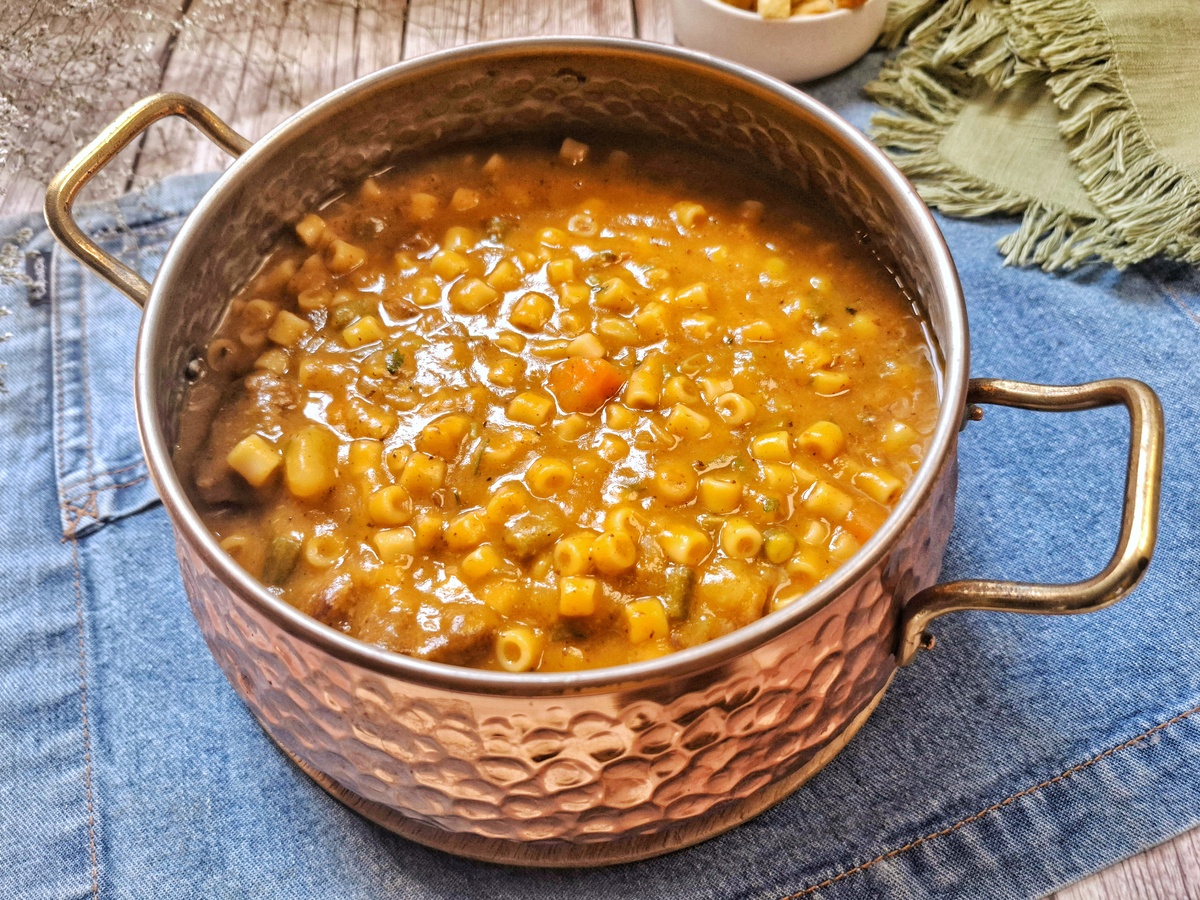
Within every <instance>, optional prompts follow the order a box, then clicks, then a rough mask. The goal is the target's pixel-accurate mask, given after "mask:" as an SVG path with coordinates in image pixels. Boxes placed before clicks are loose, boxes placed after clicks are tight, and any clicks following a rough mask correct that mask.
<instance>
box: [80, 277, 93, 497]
mask: <svg viewBox="0 0 1200 900" xmlns="http://www.w3.org/2000/svg"><path fill="white" fill-rule="evenodd" d="M87 293H88V292H87V276H86V275H84V276H83V277H82V278H80V280H79V364H80V370H81V373H82V375H83V385H82V388H83V421H84V426H85V429H86V434H87V470H88V480H89V481H91V482H92V483H93V484H95V476H94V475H93V473H94V472H95V471H96V463H95V458H94V455H93V452H94V451H93V445H94V439H93V438H94V436H93V433H92V390H91V383H92V376H91V372H90V369H89V367H88V340H87V336H88V328H87Z"/></svg>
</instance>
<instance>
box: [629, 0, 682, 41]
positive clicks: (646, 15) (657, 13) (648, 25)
mask: <svg viewBox="0 0 1200 900" xmlns="http://www.w3.org/2000/svg"><path fill="white" fill-rule="evenodd" d="M633 10H634V15H635V17H636V19H637V36H638V37H640V38H641V39H642V40H644V41H658V42H659V43H661V44H673V43H675V29H674V28H672V27H671V0H633Z"/></svg>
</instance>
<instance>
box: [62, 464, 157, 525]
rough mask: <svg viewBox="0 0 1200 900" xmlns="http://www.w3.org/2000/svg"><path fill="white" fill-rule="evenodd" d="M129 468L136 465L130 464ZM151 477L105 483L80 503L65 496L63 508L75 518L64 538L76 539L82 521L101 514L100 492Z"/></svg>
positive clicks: (92, 490)
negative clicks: (97, 502) (99, 504)
mask: <svg viewBox="0 0 1200 900" xmlns="http://www.w3.org/2000/svg"><path fill="white" fill-rule="evenodd" d="M129 468H135V467H134V466H130V467H129ZM149 477H150V476H149V475H140V476H138V477H137V478H133V479H130V480H129V481H121V482H117V483H116V484H109V485H105V486H104V487H102V488H92V489H91V490H89V491H88V492H87V493H86V494H84V496H83V498H82V499H81V500H80V501H79V502H78V503H72V502H70V501H69V500H67V499H66V498H65V497H64V498H63V501H62V508H63V509H64V510H65V511H67V512H69V513H71V514H72V515H74V516H75V519H74V521H73V522H72V523H71V527H70V528H69V529H68V531H67V533H66V534H65V535H64V538H65V539H66V540H71V541H73V540H75V532H76V530H77V529H78V528H79V523H80V521H81V520H82V519H84V518H87V517H92V518H95V517H96V516H98V515H99V513H100V510H99V507H98V506H97V504H96V497H97V496H98V495H99V494H102V493H104V492H105V491H115V490H119V489H120V488H127V487H133V486H134V485H135V484H141V483H142V482H143V481H146V480H147V479H148V478H149Z"/></svg>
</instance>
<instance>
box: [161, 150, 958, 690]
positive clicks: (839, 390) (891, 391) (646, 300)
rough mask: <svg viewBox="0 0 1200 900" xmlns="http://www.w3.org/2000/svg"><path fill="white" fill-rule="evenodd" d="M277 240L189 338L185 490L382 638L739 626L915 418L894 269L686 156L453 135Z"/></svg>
mask: <svg viewBox="0 0 1200 900" xmlns="http://www.w3.org/2000/svg"><path fill="white" fill-rule="evenodd" d="M295 235H296V236H295V237H289V238H288V239H286V240H284V241H282V242H281V244H280V245H279V246H278V247H277V249H276V250H275V251H274V252H273V254H272V255H271V257H270V258H269V260H268V262H267V263H266V264H265V265H264V267H263V269H262V272H261V274H259V275H258V276H257V277H256V278H254V279H253V280H252V281H251V283H250V284H249V285H248V286H247V287H246V288H245V290H243V291H241V292H240V293H239V294H238V296H237V297H235V298H234V299H233V301H232V304H231V307H230V310H229V312H228V315H227V316H226V319H225V321H224V323H223V325H222V326H221V328H220V330H219V331H218V333H217V335H216V336H215V337H214V339H213V341H212V343H211V344H210V346H209V348H208V366H209V371H208V372H207V373H206V374H205V375H204V377H203V378H202V380H201V382H200V383H199V384H198V385H196V386H195V387H194V388H193V401H194V403H195V404H196V405H197V407H203V406H205V405H206V403H208V402H209V401H213V400H216V399H217V398H218V397H219V402H218V403H217V408H216V412H215V417H214V418H213V419H212V425H211V428H210V430H209V431H208V432H207V434H206V435H205V436H204V437H203V440H202V441H200V442H198V445H197V446H194V447H192V448H190V450H191V458H188V459H187V465H186V468H187V469H188V471H189V472H190V479H189V481H190V488H191V490H192V493H193V499H194V500H195V502H196V505H197V507H198V508H199V510H200V512H201V515H202V516H203V518H204V521H205V522H206V523H207V525H208V526H209V527H210V528H211V529H212V531H213V532H214V533H215V534H216V535H217V537H218V538H219V539H220V542H221V545H222V546H223V547H224V548H225V549H226V550H227V551H228V552H229V553H230V554H231V555H232V556H233V557H234V558H235V559H236V560H237V561H238V563H240V564H241V565H242V566H243V567H244V568H245V569H246V570H247V571H249V572H250V573H251V574H253V575H254V576H256V577H258V578H260V579H261V580H262V581H263V582H264V583H265V584H266V585H268V586H269V587H270V588H271V589H272V590H274V591H276V592H278V593H280V594H281V595H282V596H283V597H284V598H286V599H287V600H288V601H289V602H290V603H292V604H293V605H295V606H296V607H298V608H299V609H301V610H303V611H304V612H306V613H307V614H309V615H311V616H313V617H315V618H317V619H319V620H321V621H322V622H325V623H327V624H329V625H331V626H333V627H335V628H338V629H341V630H343V631H345V632H347V633H349V634H352V635H354V636H356V637H358V638H360V639H361V640H364V641H367V642H370V643H374V644H379V645H381V646H384V647H387V648H389V649H392V650H396V651H400V652H402V653H408V654H412V655H414V656H418V657H423V658H428V659H434V660H440V661H446V662H451V663H456V664H460V665H468V666H477V667H483V668H503V669H508V670H512V671H525V670H542V671H546V670H559V669H577V668H583V667H594V666H605V665H614V664H618V663H623V662H628V661H633V660H642V659H647V658H651V657H655V656H659V655H661V654H665V653H669V652H671V651H672V650H676V649H679V648H682V647H688V646H691V645H694V644H698V643H700V642H702V641H707V640H710V639H712V638H714V637H717V636H719V635H722V634H725V633H727V632H729V631H732V630H733V629H735V628H738V627H741V626H743V625H745V624H747V623H749V622H751V621H753V620H755V619H757V618H758V617H760V616H762V615H764V614H766V613H767V612H770V611H772V610H774V609H777V608H779V607H780V606H782V605H784V604H786V603H789V602H791V601H792V600H794V599H795V598H796V597H798V596H800V595H801V594H803V593H804V592H805V591H806V590H808V589H809V588H811V587H812V586H813V585H814V584H816V583H817V582H818V581H820V580H821V579H822V578H824V577H826V576H827V575H828V574H829V573H830V572H832V571H833V570H834V569H835V568H837V567H838V566H839V565H840V564H841V563H842V562H843V561H845V560H846V559H848V558H849V557H850V556H851V555H852V554H853V553H854V552H855V551H856V550H857V549H858V548H859V547H860V546H861V545H862V543H863V542H864V541H866V540H867V538H869V537H870V535H871V534H872V533H873V532H874V531H875V530H876V529H877V528H878V527H879V525H880V524H881V523H882V522H883V520H884V518H885V517H886V516H887V514H888V511H889V509H890V508H891V507H892V506H894V504H895V503H896V501H897V499H898V497H899V496H900V495H901V493H902V492H903V490H904V488H905V486H906V485H907V484H908V483H909V482H910V481H911V479H912V477H913V475H914V472H915V471H916V469H917V467H918V466H919V465H920V463H921V459H922V455H923V452H924V448H925V445H926V442H927V437H928V435H929V434H930V433H931V431H932V429H933V426H934V421H935V417H936V411H937V409H936V407H937V389H936V383H935V371H934V365H933V362H932V359H933V357H932V353H931V349H930V347H929V344H928V343H927V340H926V338H925V333H924V330H923V327H922V321H921V319H920V318H919V316H918V315H917V314H916V313H915V312H914V310H913V308H912V305H911V304H910V303H909V302H908V301H907V300H906V298H905V296H904V295H903V293H902V292H901V291H900V289H899V288H898V287H897V285H896V283H895V281H894V280H893V278H892V277H891V276H890V275H889V274H888V272H887V271H886V270H885V269H884V268H883V267H882V266H881V265H880V264H879V263H878V262H877V261H876V260H875V259H873V258H872V257H871V255H870V254H869V253H868V252H867V251H866V250H865V249H864V248H863V246H862V245H861V244H860V243H859V242H858V241H857V240H856V239H855V236H854V235H853V234H852V233H851V232H850V231H849V230H848V229H847V228H846V227H844V226H843V225H841V224H840V223H839V222H838V220H836V219H835V218H833V217H832V216H830V215H829V214H828V213H827V212H826V211H825V210H823V209H822V208H821V207H820V206H819V205H818V204H816V203H814V202H813V201H812V200H811V198H807V197H803V196H796V194H795V192H794V191H793V190H790V189H788V188H786V187H784V186H782V185H780V184H778V183H775V182H773V181H771V180H768V179H766V178H764V177H763V176H761V175H759V174H757V173H745V172H741V171H738V170H736V169H734V168H733V167H731V166H730V165H729V164H728V163H726V162H725V161H723V160H720V159H708V158H705V157H702V156H700V155H699V154H697V153H696V152H694V151H690V150H686V149H682V148H679V147H664V146H662V145H655V146H650V145H647V144H643V143H640V142H638V141H635V140H630V139H625V138H620V137H613V138H607V139H602V138H596V139H592V140H588V141H587V142H586V143H584V142H580V141H576V140H574V139H570V138H568V139H567V140H566V141H565V142H563V141H562V140H561V137H560V138H559V139H557V140H554V141H553V142H551V141H549V140H537V139H530V140H529V141H527V142H525V143H512V144H503V145H497V146H496V147H494V148H491V149H471V150H465V151H458V152H452V153H448V154H445V155H439V156H436V157H430V158H427V159H423V160H419V161H417V162H414V163H411V164H406V165H405V167H404V168H403V169H402V170H396V171H391V172H386V173H384V174H381V175H379V176H377V177H374V178H371V179H368V180H367V181H366V182H364V183H363V184H362V185H360V186H359V187H357V188H356V189H354V190H353V191H351V192H350V193H348V194H346V195H345V196H343V197H340V198H338V199H336V200H334V201H333V202H331V203H330V204H328V205H327V206H326V207H324V208H322V209H320V210H317V211H314V212H310V213H308V214H307V215H305V216H303V217H302V218H301V219H300V220H299V221H298V223H297V225H296V229H295ZM206 397H207V398H208V400H207V401H206V400H205V398H206ZM187 457H188V454H186V453H183V454H181V455H180V458H181V459H185V458H187Z"/></svg>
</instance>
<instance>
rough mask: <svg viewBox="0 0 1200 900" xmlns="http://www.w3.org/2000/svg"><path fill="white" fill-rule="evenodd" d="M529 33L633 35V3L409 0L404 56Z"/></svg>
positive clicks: (618, 0)
mask: <svg viewBox="0 0 1200 900" xmlns="http://www.w3.org/2000/svg"><path fill="white" fill-rule="evenodd" d="M529 34H609V35H615V36H620V37H633V34H634V31H633V6H632V5H631V4H630V2H629V0H556V2H553V3H548V2H539V0H486V2H483V0H411V2H410V3H409V9H408V31H407V34H406V35H405V41H404V56H405V58H406V59H409V58H412V57H414V56H420V55H422V54H424V53H430V52H432V51H434V50H445V49H446V48H448V47H457V46H459V45H461V44H466V43H472V42H475V41H490V40H496V39H499V38H506V37H520V36H522V35H529Z"/></svg>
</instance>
